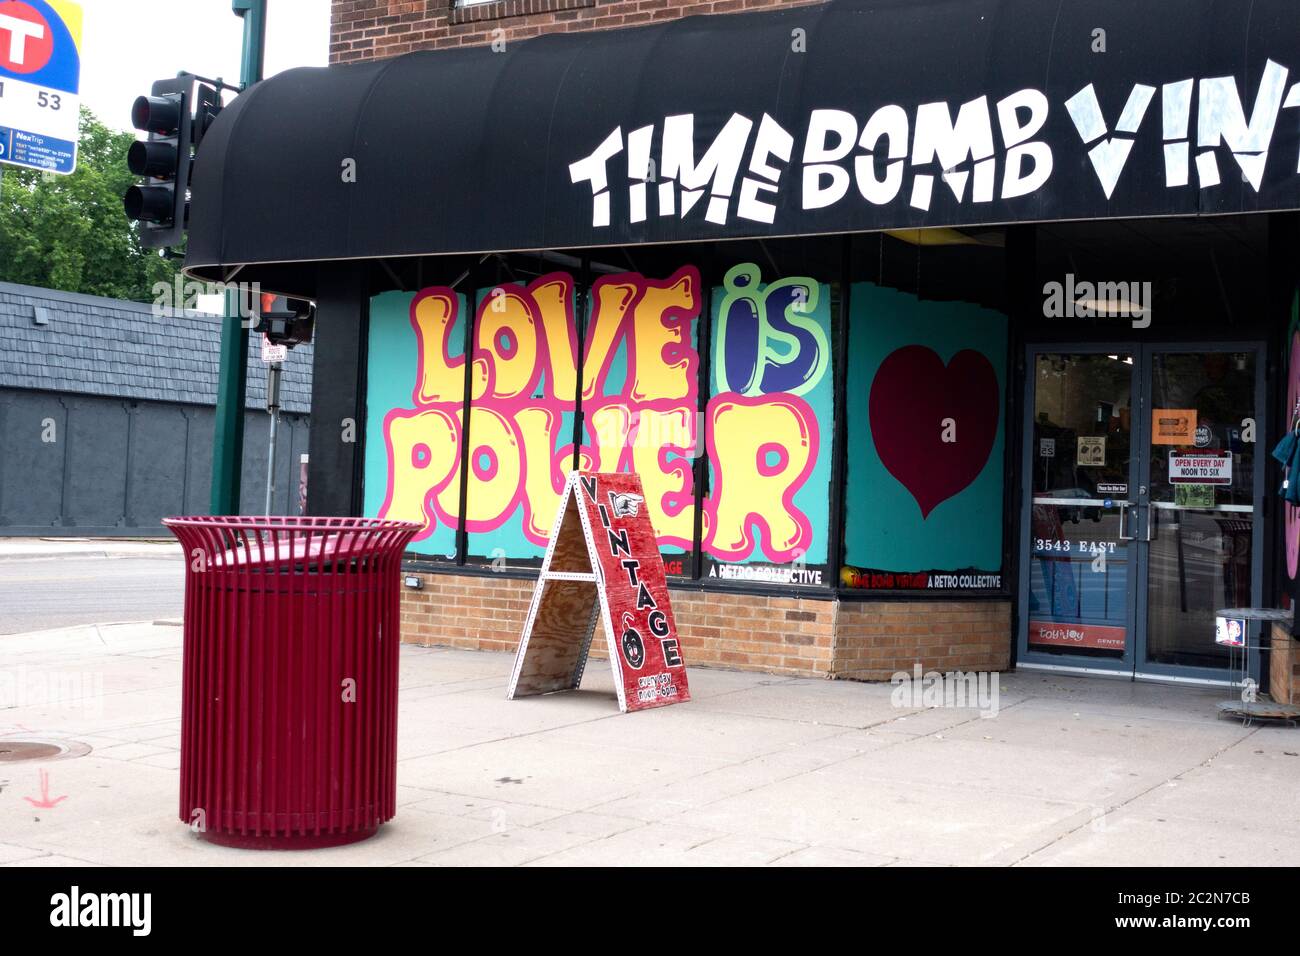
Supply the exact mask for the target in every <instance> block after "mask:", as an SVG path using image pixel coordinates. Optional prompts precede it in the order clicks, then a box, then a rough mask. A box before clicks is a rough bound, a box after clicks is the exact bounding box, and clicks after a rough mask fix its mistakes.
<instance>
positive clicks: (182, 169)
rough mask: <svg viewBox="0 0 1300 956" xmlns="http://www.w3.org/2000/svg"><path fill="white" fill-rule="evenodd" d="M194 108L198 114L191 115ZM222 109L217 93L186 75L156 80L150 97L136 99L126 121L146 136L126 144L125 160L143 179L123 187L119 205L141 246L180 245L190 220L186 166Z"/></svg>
mask: <svg viewBox="0 0 1300 956" xmlns="http://www.w3.org/2000/svg"><path fill="white" fill-rule="evenodd" d="M196 106H197V114H198V115H197V117H196V116H193V115H191V114H192V113H193V112H195V107H196ZM220 111H221V96H220V94H219V93H218V92H217V91H216V90H215V89H214V88H213V87H210V86H207V85H205V84H199V86H198V89H197V91H195V90H194V77H192V76H190V75H188V74H186V75H182V76H178V77H175V78H173V79H169V80H159V81H158V82H157V83H155V84H154V85H153V90H152V93H151V94H150V95H149V96H140V97H137V98H136V101H135V103H134V104H133V105H132V107H131V123H132V125H133V126H135V128H136V129H138V130H141V131H143V132H145V133H148V134H149V138H148V139H145V140H137V141H135V142H134V143H132V144H131V148H130V149H129V150H128V152H127V155H126V164H127V167H128V168H129V169H130V170H131V172H132V173H133V174H134V175H136V176H140V177H143V178H145V179H146V182H144V183H138V184H136V185H134V186H132V187H131V188H130V189H128V190H127V191H126V193H125V195H123V196H122V206H123V208H124V209H125V211H126V215H127V218H128V219H133V220H136V221H137V222H139V223H140V244H141V245H143V246H145V247H146V248H151V249H156V248H160V247H166V246H179V245H180V244H181V243H182V242H183V241H184V235H185V228H186V226H187V225H188V222H187V220H188V218H189V205H190V204H189V185H190V170H191V168H192V166H193V162H194V150H195V149H197V148H198V145H199V143H200V141H201V140H202V138H203V134H204V133H205V132H207V130H208V127H209V126H210V125H211V124H212V121H213V119H215V118H216V115H217V113H219V112H220Z"/></svg>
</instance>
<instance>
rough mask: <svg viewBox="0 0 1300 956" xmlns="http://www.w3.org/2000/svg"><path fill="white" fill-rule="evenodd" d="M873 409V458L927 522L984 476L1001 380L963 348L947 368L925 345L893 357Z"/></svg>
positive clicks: (880, 376)
mask: <svg viewBox="0 0 1300 956" xmlns="http://www.w3.org/2000/svg"><path fill="white" fill-rule="evenodd" d="M868 404H869V416H870V419H871V436H872V438H873V440H874V441H875V445H876V453H877V454H879V455H880V461H881V462H882V463H883V464H884V466H885V469H886V470H887V471H888V472H889V473H890V474H891V475H893V476H894V477H895V478H897V479H898V481H899V482H900V483H901V484H902V485H903V487H904V488H906V489H907V490H908V491H909V492H910V493H911V495H912V497H913V498H915V499H916V503H917V504H918V505H920V506H921V518H922V519H925V518H928V517H929V516H930V512H931V511H933V510H934V509H935V507H936V506H938V505H939V504H940V502H943V501H947V500H948V499H949V498H951V497H952V496H953V495H955V494H957V493H958V492H959V491H961V490H962V489H964V488H965V487H966V486H967V485H969V484H970V483H971V482H972V481H974V480H975V478H976V477H977V476H978V475H979V473H980V472H981V471H983V470H984V465H985V464H986V463H987V462H988V460H989V452H991V451H992V450H993V440H994V439H995V438H996V437H997V433H998V376H997V373H996V372H995V371H994V370H993V365H992V363H990V362H989V360H988V359H986V358H985V357H984V356H983V355H981V354H980V353H979V352H975V351H972V350H971V349H963V350H962V351H960V352H958V353H957V354H956V355H954V356H953V357H952V361H951V362H949V363H948V365H947V367H946V368H945V367H944V364H943V359H941V358H940V357H939V354H938V353H937V352H935V351H934V350H933V349H929V348H926V347H925V346H924V345H907V346H904V347H903V348H901V349H898V350H896V351H894V352H891V353H890V354H889V355H888V356H887V357H886V358H885V360H884V361H883V362H881V363H880V369H879V371H877V372H876V377H875V379H874V380H873V381H872V383H871V396H870V399H869V402H868ZM949 418H950V419H952V421H953V423H952V427H951V428H946V427H945V424H944V419H949ZM945 432H947V435H946V436H945ZM945 437H950V438H952V439H953V440H951V441H944V438H945Z"/></svg>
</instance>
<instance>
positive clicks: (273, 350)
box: [262, 335, 289, 365]
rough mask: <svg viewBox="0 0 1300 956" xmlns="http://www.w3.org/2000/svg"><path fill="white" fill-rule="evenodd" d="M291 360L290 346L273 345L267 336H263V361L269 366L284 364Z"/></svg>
mask: <svg viewBox="0 0 1300 956" xmlns="http://www.w3.org/2000/svg"><path fill="white" fill-rule="evenodd" d="M288 359H289V346H287V345H272V344H271V340H270V338H269V337H267V336H266V335H263V336H262V361H263V362H266V363H267V364H268V365H275V364H277V363H283V362H286V361H288Z"/></svg>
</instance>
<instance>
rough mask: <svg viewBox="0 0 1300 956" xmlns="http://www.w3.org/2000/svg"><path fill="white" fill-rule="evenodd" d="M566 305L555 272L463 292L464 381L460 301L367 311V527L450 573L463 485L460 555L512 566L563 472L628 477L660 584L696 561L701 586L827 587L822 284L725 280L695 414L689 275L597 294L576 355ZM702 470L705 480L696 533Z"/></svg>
mask: <svg viewBox="0 0 1300 956" xmlns="http://www.w3.org/2000/svg"><path fill="white" fill-rule="evenodd" d="M577 301H578V299H577V296H576V295H575V279H574V277H573V276H572V275H570V274H568V273H565V272H553V273H550V274H548V275H545V276H541V277H539V278H537V279H535V280H533V281H532V282H529V283H527V284H508V285H501V286H495V287H491V288H487V289H480V290H478V291H477V292H476V293H474V295H473V302H474V305H473V315H472V319H473V324H472V326H470V327H471V328H472V329H473V335H472V343H471V347H470V364H469V367H468V368H467V367H466V362H465V352H466V348H465V339H466V323H467V322H469V321H470V319H471V315H470V308H471V307H470V304H469V297H468V296H466V295H464V294H461V293H458V292H456V291H454V290H452V289H450V288H445V287H431V288H427V289H424V290H422V291H420V292H419V293H415V294H411V293H396V292H390V293H384V294H383V295H380V296H377V297H375V298H374V300H373V301H372V304H371V330H370V343H369V368H368V386H367V409H368V413H367V423H366V428H367V435H366V472H365V478H366V480H365V494H366V512H367V513H368V514H378V515H384V516H387V517H390V518H397V517H399V516H401V517H403V518H404V519H405V520H412V521H416V522H419V523H420V524H421V525H422V527H423V530H422V532H421V533H420V534H419V535H418V536H417V539H416V541H415V542H414V544H413V545H412V550H415V551H417V552H420V553H424V554H428V555H431V556H436V557H443V558H447V557H454V556H455V549H456V528H457V527H458V517H459V513H460V502H461V498H462V482H464V485H465V487H464V490H463V497H464V502H465V504H464V521H465V529H466V532H467V535H468V539H469V548H468V554H469V556H470V558H472V559H475V560H491V561H495V560H502V561H507V562H511V561H525V562H527V561H533V560H535V559H538V558H540V557H541V555H542V554H543V552H544V550H545V545H546V541H547V535H548V534H549V532H550V525H551V521H552V519H553V517H554V514H555V510H556V508H557V506H558V503H559V498H560V494H561V492H562V490H563V488H564V482H565V478H566V475H567V473H568V472H569V471H570V470H571V469H573V468H578V469H580V470H584V471H606V472H611V471H617V472H631V471H635V472H637V473H638V474H639V475H640V476H641V480H642V483H643V485H644V488H645V492H646V499H647V500H646V507H647V509H648V513H649V514H650V517H651V520H652V523H653V525H654V527H655V530H656V533H657V538H658V543H659V546H660V548H661V549H662V550H663V552H664V558H665V565H666V567H667V570H668V572H669V573H670V574H680V573H688V572H689V567H688V566H687V565H686V559H687V558H688V556H689V554H690V553H691V552H692V551H693V550H694V549H695V548H696V547H698V548H699V549H700V550H702V551H703V552H704V555H705V556H706V558H707V560H708V570H707V572H706V573H707V574H708V575H709V576H711V577H759V578H761V579H763V580H777V581H785V582H789V583H795V584H803V583H807V584H824V583H825V578H824V574H825V565H826V562H827V561H828V552H827V521H828V500H829V480H830V440H829V423H830V421H831V420H832V413H833V409H832V401H833V398H832V380H831V375H830V365H831V355H830V341H831V336H830V315H831V309H830V295H829V292H828V287H827V286H825V285H824V284H819V283H818V282H816V281H815V280H813V279H808V278H782V279H777V280H775V281H773V282H771V283H770V284H764V283H763V282H762V276H761V271H760V269H759V267H758V266H755V265H750V264H744V265H740V266H737V267H735V268H733V269H732V270H731V271H730V272H728V274H727V276H726V279H725V280H724V287H722V288H719V289H715V290H713V295H712V301H713V303H714V316H713V318H714V322H713V335H712V342H711V343H710V346H711V349H712V352H711V359H712V366H713V373H712V375H711V377H710V380H709V391H710V395H709V397H708V401H707V403H706V404H705V410H704V412H703V414H701V412H700V404H701V401H700V399H701V396H700V375H701V355H700V350H699V343H698V335H699V331H698V327H699V324H700V323H699V320H700V314H701V310H702V308H703V305H704V301H705V296H704V294H703V290H702V288H701V281H700V276H699V272H698V270H697V269H695V268H694V267H693V266H685V267H682V268H681V269H679V270H677V271H676V272H675V273H673V274H672V275H670V276H668V277H667V278H664V279H652V278H648V277H645V276H642V275H640V274H637V273H622V274H617V275H608V276H603V277H601V278H600V279H598V280H597V281H596V282H595V283H594V284H593V287H592V290H591V295H590V305H589V308H588V309H587V311H586V314H585V315H584V316H583V320H584V321H583V322H582V328H584V329H585V335H584V336H583V341H582V343H581V353H579V341H578V329H579V323H578V322H577V321H576V318H577V316H576V314H575V313H576V309H577ZM579 354H581V358H582V362H581V374H579V367H580V366H579V361H578V359H579ZM467 390H468V397H469V406H470V411H469V421H468V428H466V421H465V404H466V403H465V399H466V395H467ZM579 397H580V398H581V410H582V421H581V426H580V428H578V429H577V431H575V423H576V421H577V409H578V400H579ZM466 441H468V443H469V445H468V454H467V455H465V454H463V451H464V449H465V445H464V443H465V442H466ZM698 455H704V456H706V457H707V467H708V470H709V475H710V483H709V489H708V494H707V495H705V496H704V498H703V501H702V511H701V514H700V515H699V516H698V522H697V515H696V513H695V511H696V489H695V486H694V481H693V471H692V468H693V464H694V462H695V459H696V457H697V456H698ZM697 523H698V526H699V533H698V539H697V533H696V527H697Z"/></svg>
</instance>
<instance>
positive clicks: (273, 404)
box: [264, 362, 284, 515]
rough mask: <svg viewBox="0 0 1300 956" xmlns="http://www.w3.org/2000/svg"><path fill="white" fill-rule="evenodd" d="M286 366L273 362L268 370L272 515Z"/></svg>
mask: <svg viewBox="0 0 1300 956" xmlns="http://www.w3.org/2000/svg"><path fill="white" fill-rule="evenodd" d="M283 371H284V366H283V365H281V364H280V363H279V362H272V363H271V364H270V365H268V366H267V369H266V410H267V411H268V412H270V413H271V435H270V439H269V440H268V442H267V451H266V509H265V511H264V513H265V514H268V515H269V514H271V498H272V496H273V495H274V493H275V442H276V439H277V438H278V437H279V431H280V374H281V372H283Z"/></svg>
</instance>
